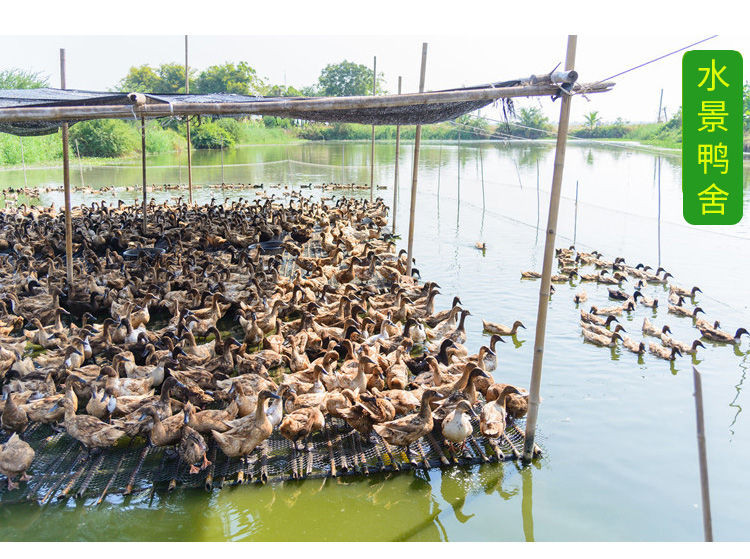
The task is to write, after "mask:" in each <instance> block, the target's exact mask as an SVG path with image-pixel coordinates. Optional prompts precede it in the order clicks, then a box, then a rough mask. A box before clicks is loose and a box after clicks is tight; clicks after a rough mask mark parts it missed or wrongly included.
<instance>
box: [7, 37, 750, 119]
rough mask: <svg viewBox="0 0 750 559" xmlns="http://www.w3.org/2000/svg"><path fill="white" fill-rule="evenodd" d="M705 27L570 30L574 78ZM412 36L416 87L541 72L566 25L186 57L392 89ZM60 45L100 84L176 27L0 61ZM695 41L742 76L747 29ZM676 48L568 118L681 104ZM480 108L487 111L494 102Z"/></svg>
mask: <svg viewBox="0 0 750 559" xmlns="http://www.w3.org/2000/svg"><path fill="white" fill-rule="evenodd" d="M711 35H712V33H711V31H710V30H709V31H703V32H696V31H691V32H682V33H679V34H664V33H663V32H660V33H659V34H656V33H653V34H651V35H648V34H645V35H637V36H635V37H633V36H632V35H630V34H625V33H623V34H622V35H618V34H617V33H616V32H613V33H609V34H606V35H604V34H593V33H587V32H581V33H579V34H578V47H577V53H576V64H575V68H576V70H577V71H578V73H579V81H581V82H593V81H599V80H602V79H604V78H607V77H609V76H611V75H614V74H617V73H619V72H621V71H623V70H626V69H628V68H631V67H634V66H637V65H639V64H641V63H643V62H646V61H648V60H650V59H653V58H656V57H658V56H661V55H663V54H666V53H668V52H671V51H673V50H676V49H678V48H681V47H684V46H686V45H689V44H691V43H694V42H696V41H699V40H701V39H704V38H706V37H709V36H711ZM422 42H427V43H428V53H427V71H426V90H427V91H429V90H435V89H444V88H450V87H457V86H463V85H474V84H479V83H487V82H489V81H499V80H506V79H513V78H520V77H528V76H529V75H531V74H543V73H546V72H549V71H551V70H552V69H553V68H554V67H555V66H556V65H557V64H558V63H560V64H561V67H562V63H563V62H564V58H565V46H566V34H565V33H564V32H555V33H551V32H549V31H547V32H545V33H544V34H543V35H539V36H533V35H528V34H526V35H520V34H518V35H508V34H507V33H504V34H502V35H501V36H497V35H487V34H485V35H455V34H451V35H447V34H442V35H432V34H421V35H418V36H417V35H375V34H373V35H359V36H345V35H330V34H329V35H322V34H321V35H294V36H283V35H263V36H241V35H227V36H221V35H190V39H189V45H190V47H189V50H190V55H189V56H190V65H191V67H195V68H197V69H198V70H200V69H202V68H205V67H207V66H209V65H212V64H221V63H224V62H238V61H240V60H244V61H247V62H248V63H249V64H250V65H251V66H252V67H254V68H255V69H256V70H257V72H258V74H259V75H260V76H261V77H263V78H265V79H266V81H267V82H268V83H271V84H284V83H286V84H287V85H293V86H295V87H302V86H306V85H312V84H313V83H315V82H316V81H317V79H318V76H319V75H320V71H321V69H322V68H323V67H324V66H326V65H327V64H330V63H335V62H340V61H342V60H344V59H346V60H349V61H354V62H357V63H360V64H365V65H367V66H368V67H371V66H372V63H373V57H374V56H376V57H377V69H378V72H379V73H380V72H382V73H383V74H384V76H385V80H386V88H387V90H388V91H389V92H392V93H395V92H396V89H397V81H398V76H399V75H400V76H403V91H404V92H414V91H417V89H418V81H417V80H418V76H419V64H420V58H421V45H422ZM60 48H65V49H66V58H67V84H68V87H70V88H79V89H91V90H109V89H111V88H114V87H115V86H116V84H117V82H118V81H119V80H120V79H122V77H124V76H125V74H126V73H127V72H128V69H129V68H130V67H131V66H137V65H141V64H151V65H158V64H160V63H163V62H179V63H182V62H184V36H183V35H178V34H173V35H147V36H143V35H141V36H128V35H113V36H96V35H67V36H53V35H36V36H33V35H30V36H3V37H0V70H3V69H8V68H22V69H27V70H33V71H40V72H42V73H43V74H45V75H47V76H49V78H50V83H51V84H52V85H53V86H58V85H59V49H60ZM696 48H706V49H708V48H710V49H733V50H739V51H740V52H741V53H743V54H745V62H744V64H745V70H744V74H745V79H746V80H747V79H750V35H748V34H744V35H740V34H737V35H720V36H719V37H717V38H715V39H712V40H710V41H708V42H706V43H704V44H702V45H700V46H698V47H696ZM681 60H682V53H678V54H675V55H672V56H670V57H667V58H665V59H663V60H660V61H657V62H654V63H653V64H650V65H648V66H646V67H644V68H640V69H637V70H635V71H633V72H630V73H628V74H625V75H623V76H621V77H619V78H616V79H614V80H613V81H615V83H616V84H617V85H616V86H615V88H614V90H613V91H612V92H611V93H604V94H592V95H589V96H588V100H586V99H583V98H580V97H578V98H576V101H575V102H574V103H573V104H572V112H571V119H572V122H573V123H576V122H582V120H583V116H584V115H585V114H586V113H589V112H590V111H598V112H599V115H600V117H601V118H602V120H603V121H604V122H612V121H614V120H615V119H617V118H618V117H620V118H623V119H624V120H626V121H629V122H653V121H654V120H655V119H656V116H657V112H658V107H659V98H660V93H661V90H662V89H663V90H664V98H663V106H664V107H666V110H667V114H668V115H669V116H671V115H672V114H673V113H674V112H675V111H676V110H677V109H678V108H679V106H680V105H681V98H680V97H681ZM526 106H538V107H540V108H541V109H542V110H543V111H544V112H545V114H546V115H547V116H548V117H549V118H550V120H552V121H556V120H557V117H558V115H559V102H557V103H553V102H552V101H551V100H550V99H549V98H536V99H530V100H526V99H524V100H521V99H519V100H517V101H516V107H517V108H518V107H526ZM483 114H484V115H486V116H489V117H491V118H497V117H498V116H499V112H498V110H497V109H492V108H489V109H486V110H484V111H483Z"/></svg>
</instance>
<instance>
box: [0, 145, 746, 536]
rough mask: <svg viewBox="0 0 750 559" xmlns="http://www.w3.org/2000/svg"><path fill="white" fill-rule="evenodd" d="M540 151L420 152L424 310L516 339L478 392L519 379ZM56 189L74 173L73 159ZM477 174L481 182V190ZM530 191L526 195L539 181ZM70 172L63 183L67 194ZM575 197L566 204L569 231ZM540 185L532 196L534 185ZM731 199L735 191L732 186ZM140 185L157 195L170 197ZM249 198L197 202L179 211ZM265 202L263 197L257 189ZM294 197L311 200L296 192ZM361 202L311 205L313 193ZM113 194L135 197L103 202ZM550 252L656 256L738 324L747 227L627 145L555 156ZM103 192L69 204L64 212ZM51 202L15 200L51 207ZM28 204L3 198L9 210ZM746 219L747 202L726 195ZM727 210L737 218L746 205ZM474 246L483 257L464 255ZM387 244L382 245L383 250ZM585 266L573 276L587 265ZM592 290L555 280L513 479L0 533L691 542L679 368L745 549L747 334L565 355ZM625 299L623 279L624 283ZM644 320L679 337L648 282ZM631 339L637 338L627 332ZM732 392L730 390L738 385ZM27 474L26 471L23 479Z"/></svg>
mask: <svg viewBox="0 0 750 559" xmlns="http://www.w3.org/2000/svg"><path fill="white" fill-rule="evenodd" d="M369 150H370V147H369V144H367V143H350V142H339V143H336V142H325V143H304V144H295V145H288V146H287V145H285V146H244V147H238V148H235V149H233V150H230V151H228V152H226V153H225V156H224V166H223V173H224V182H226V183H235V182H237V183H246V184H248V185H251V184H260V183H263V184H264V185H265V186H269V185H276V184H279V183H280V184H282V185H284V184H288V185H291V186H292V187H294V188H295V189H298V188H297V187H298V186H299V185H300V184H308V183H313V184H319V183H323V182H336V183H352V182H354V183H360V184H361V183H365V182H367V181H368V180H369V172H370V171H369ZM375 157H376V168H375V173H376V175H375V176H376V181H377V183H378V184H380V185H383V186H385V187H386V188H383V189H379V190H377V195H379V196H382V197H383V198H384V199H385V201H386V202H387V203H388V204H389V205H390V204H391V203H392V200H393V190H392V185H393V182H394V181H393V179H394V177H393V172H394V144H392V143H379V144H377V145H376V156H375ZM401 157H402V159H401V161H400V168H401V170H402V172H401V176H400V181H399V184H400V185H401V186H400V189H399V207H398V212H397V233H404V232H405V231H406V229H407V226H408V212H409V208H408V203H409V202H408V200H409V190H410V185H411V173H410V171H411V160H412V152H411V147H410V146H409V145H404V144H402V155H401ZM553 158H554V145H553V144H552V143H538V142H510V143H508V142H474V143H471V142H462V143H461V145H460V147H459V146H458V145H456V144H455V143H454V144H442V145H440V144H431V143H426V144H423V146H422V153H421V159H420V171H419V193H418V201H417V212H416V239H415V246H414V254H415V257H416V259H417V267H418V268H419V270H420V272H421V273H422V277H423V280H425V281H426V280H428V279H429V280H434V281H436V282H438V283H439V284H440V286H441V295H439V296H438V298H437V300H436V308H447V307H449V306H450V303H451V299H452V298H453V296H454V295H459V296H460V297H461V299H462V301H463V303H464V305H465V306H466V307H467V308H469V309H470V310H471V311H472V316H470V317H468V319H467V321H466V327H467V334H468V340H467V346H468V347H469V349H470V351H476V350H477V349H478V348H479V346H480V345H482V344H483V343H487V341H488V337H487V336H486V335H483V334H482V323H481V320H482V319H486V320H490V321H495V322H502V323H504V324H510V323H512V322H513V321H514V320H516V319H519V320H521V321H522V322H523V323H524V324H525V325H526V327H527V330H521V331H520V333H519V335H518V336H517V338H516V339H514V340H511V339H508V341H509V342H513V343H507V344H499V345H500V347H499V354H498V367H497V370H496V371H495V372H494V373H493V374H494V376H495V378H496V379H497V380H498V381H507V382H511V383H514V384H518V385H522V386H528V384H529V378H530V371H531V361H532V348H533V332H534V326H535V317H536V308H537V302H538V296H539V282H538V281H528V280H524V281H522V280H521V279H520V272H521V271H522V270H531V269H533V270H540V269H541V261H542V253H543V248H544V236H545V235H544V233H545V226H546V220H547V209H548V207H547V206H548V200H549V186H550V183H551V176H552V163H553ZM193 161H194V165H195V167H194V169H193V177H194V183H195V184H220V183H221V182H222V166H221V158H220V155H219V153H218V152H215V151H214V152H212V151H200V150H199V151H197V152H195V156H194V158H193ZM148 163H149V170H148V177H149V182H153V183H156V184H161V183H167V182H169V183H177V182H180V181H182V182H185V181H186V180H187V170H186V166H185V165H186V157H185V154H184V153H182V154H168V155H161V156H158V157H153V158H149V161H148ZM83 173H84V181H85V183H86V184H87V185H90V186H91V187H94V188H96V187H103V186H108V185H113V184H114V185H130V186H132V185H134V184H137V181H139V180H140V167H139V164H138V161H137V160H133V161H125V162H123V164H122V165H117V166H106V167H91V168H86V167H84V169H83ZM61 176H62V172H61V170H60V169H29V170H27V178H28V181H29V184H30V185H39V186H45V185H47V186H56V185H59V184H60V183H61V180H62V179H61ZM71 177H72V180H73V183H74V184H77V183H78V182H79V181H80V178H79V177H80V175H79V173H78V169H77V168H76V166H75V162H73V167H72V169H71ZM482 177H483V179H484V180H483V181H482ZM537 177H538V181H537ZM77 179H78V180H77ZM23 180H24V179H23V171H21V170H12V171H0V187H5V186H22V185H23ZM576 183H578V206H577V219H576V203H575V196H576ZM537 184H538V187H537ZM744 186H745V190H747V186H748V185H747V177H746V178H745V185H744ZM186 190H187V189H186V188H185V189H183V190H180V191H169V192H158V191H157V192H153V193H151V194H149V196H150V197H153V198H154V199H155V200H156V201H157V202H159V201H162V200H165V199H171V198H176V197H178V196H179V195H181V194H186ZM259 192H260V191H258V190H255V189H252V188H249V187H248V188H247V189H225V190H223V191H222V190H221V189H220V188H219V187H216V188H213V189H211V190H209V189H206V188H200V187H197V188H195V191H194V198H195V200H196V201H197V202H199V203H204V202H208V201H209V200H210V199H211V198H212V197H214V198H216V200H217V202H221V201H223V199H224V198H229V199H236V198H238V197H240V196H242V197H244V198H252V197H254V196H256V195H258V193H259ZM266 193H267V194H268V195H271V194H275V195H276V196H277V197H278V196H281V195H282V194H283V190H281V189H273V188H271V189H268V190H267V191H266ZM303 193H304V194H309V195H312V196H319V195H320V192H316V191H315V190H314V189H311V190H303ZM331 194H336V195H343V194H346V195H353V196H368V195H369V194H368V193H367V192H366V191H333V192H332V191H327V192H326V193H325V195H326V196H330V195H331ZM117 195H118V196H120V197H121V198H123V199H125V200H127V201H131V200H137V199H139V197H140V190H139V189H136V190H128V191H118V193H117ZM562 196H563V197H562V202H561V207H560V219H559V227H558V240H557V245H558V246H569V245H571V244H573V238H574V237H575V244H576V246H577V247H578V248H579V249H581V250H591V249H597V250H600V251H601V252H603V253H604V254H605V256H606V257H607V258H608V259H610V260H611V259H614V258H615V257H616V256H623V257H624V258H625V259H626V262H627V263H628V264H630V265H635V264H637V263H638V262H642V263H644V264H648V265H651V266H652V267H653V268H656V267H657V265H658V264H659V263H660V264H661V265H662V266H664V267H665V268H666V269H667V270H669V271H670V272H671V273H672V274H673V275H674V276H675V277H676V283H677V284H679V285H682V286H685V287H688V288H690V287H692V286H693V285H698V286H700V287H701V289H702V290H703V292H704V294H698V296H697V297H696V302H697V303H698V304H699V305H700V306H701V307H702V308H703V309H704V310H705V311H706V313H707V317H708V318H710V319H711V320H715V319H718V320H720V321H721V324H722V328H723V329H725V330H727V331H732V332H734V330H735V329H736V328H738V327H740V326H744V327H748V325H749V324H750V316H749V314H750V313H749V312H748V301H750V285H749V284H748V282H747V280H746V275H747V272H748V267H749V265H748V260H747V259H748V255H749V254H750V253H749V251H748V249H749V248H750V228H748V222H747V220H743V221H742V222H740V224H738V225H737V226H731V227H730V226H726V227H723V226H713V227H694V226H690V225H688V224H686V223H685V222H684V220H683V219H682V206H681V196H682V194H681V167H680V157H679V155H672V154H665V153H656V152H651V151H648V150H644V149H641V148H638V147H636V146H624V147H623V146H608V145H603V144H596V143H578V142H573V143H570V144H569V145H568V150H567V157H566V166H565V176H564V180H563V192H562ZM101 199H105V200H108V201H113V200H116V197H114V196H112V194H111V193H110V192H104V193H100V194H90V193H87V194H80V193H76V194H74V196H73V202H74V204H76V203H80V202H81V201H85V202H91V201H95V200H101ZM62 200H63V196H62V193H61V192H50V193H42V195H41V200H34V201H27V202H33V203H44V204H49V203H51V202H54V203H55V204H56V205H57V206H60V205H61V204H62ZM22 201H26V200H23V199H21V200H19V202H22ZM745 203H746V205H747V202H745ZM746 213H747V212H746ZM477 241H483V242H486V243H487V250H486V251H484V252H482V251H479V250H477V249H476V248H474V245H475V243H476V242H477ZM402 246H403V247H405V246H406V240H405V238H404V239H401V240H400V241H399V243H398V248H401V247H402ZM587 271H588V270H587ZM606 287H607V286H603V285H599V286H598V285H595V284H590V283H584V284H581V285H579V283H578V282H577V281H574V282H573V283H572V284H562V285H557V286H556V292H555V294H554V295H553V296H552V298H551V302H550V309H549V317H548V328H547V341H546V346H545V357H544V374H543V378H542V392H541V394H542V398H543V402H542V404H541V408H540V415H539V430H540V431H539V434H538V442H539V444H540V445H541V446H542V448H543V450H544V457H543V458H542V459H541V460H539V461H537V462H535V463H533V464H531V465H529V466H526V467H521V466H519V465H515V464H512V463H506V464H488V465H482V466H474V467H469V468H450V469H445V470H430V471H429V472H427V473H425V472H406V473H398V474H380V475H374V476H370V477H366V478H363V477H347V478H336V479H328V480H309V481H302V482H299V481H295V482H286V483H283V484H271V485H268V486H242V487H233V488H229V487H225V488H224V489H222V490H214V491H213V492H211V493H206V492H205V491H202V490H179V489H178V490H176V491H174V492H172V493H169V494H167V493H162V492H157V493H156V494H155V495H154V496H153V499H150V498H149V495H148V493H145V494H141V495H136V496H132V497H125V498H123V497H121V496H116V495H115V496H108V497H107V498H106V499H105V501H104V502H103V503H102V504H101V505H99V506H92V503H91V502H86V501H83V502H76V501H75V500H73V499H70V500H68V501H67V502H62V503H51V504H49V505H47V506H46V507H40V506H38V505H35V504H27V505H7V506H6V505H3V506H0V540H207V541H215V540H236V541H249V540H283V541H299V540H355V541H356V540H396V541H436V540H441V541H459V540H520V541H524V540H527V541H531V540H538V541H544V540H677V541H683V540H702V538H703V531H702V524H701V511H700V486H699V475H698V459H697V443H696V436H695V411H694V400H693V379H692V366H693V365H694V364H695V365H696V366H697V367H698V369H699V370H700V371H701V372H702V373H703V393H704V407H705V416H706V417H705V421H706V438H707V444H708V468H709V476H710V483H711V499H712V502H711V506H712V513H713V525H714V537H715V538H716V539H717V540H745V539H747V538H748V534H750V517H749V516H748V515H747V513H746V510H745V509H746V502H747V501H748V499H749V498H750V481H749V480H748V476H747V475H746V470H747V465H748V464H750V436H748V431H747V429H748V428H750V424H749V422H748V418H747V415H746V414H744V413H743V407H744V405H746V401H747V397H748V396H747V393H746V392H744V390H743V388H744V383H745V382H746V376H747V371H748V366H750V362H749V360H748V355H749V354H750V342H749V341H748V339H747V338H745V339H743V341H742V343H741V344H740V345H739V346H735V347H733V346H731V345H721V344H715V343H710V342H704V343H705V345H706V349H705V350H700V349H699V354H698V356H697V357H696V358H691V357H684V358H681V359H680V358H678V359H677V361H675V362H674V363H673V364H670V363H668V362H666V361H662V360H659V359H657V358H655V357H654V356H652V355H649V354H646V355H644V356H642V357H638V356H636V355H634V354H632V353H630V352H628V351H626V350H623V349H622V348H621V347H619V346H618V347H617V348H614V349H609V348H601V347H597V346H593V345H591V344H589V343H585V342H584V341H583V337H582V336H581V333H580V331H581V328H580V326H579V324H578V316H579V310H580V309H578V308H576V306H575V304H574V303H573V294H574V293H576V292H577V291H579V290H580V289H582V288H583V289H585V290H586V292H587V293H588V296H589V301H587V302H586V303H585V304H584V305H582V308H584V309H585V310H588V309H589V306H590V305H597V304H598V305H603V304H610V303H608V299H607V289H606ZM623 289H624V290H626V291H632V286H631V285H629V284H628V283H625V284H624V285H623ZM644 294H645V295H647V296H649V297H657V298H658V299H659V303H660V304H659V307H658V308H657V309H656V310H652V309H648V308H646V307H642V306H639V307H638V308H637V310H636V311H635V312H633V313H630V314H631V316H623V317H622V318H621V319H620V320H621V322H622V323H623V325H624V327H625V329H626V330H627V333H628V335H630V336H631V337H633V338H635V339H641V333H640V330H641V323H642V321H643V318H644V317H646V316H647V317H648V318H649V319H650V320H651V321H652V322H654V323H656V324H658V325H661V324H669V325H670V327H671V329H672V331H673V335H674V337H675V338H677V339H679V340H682V341H685V342H692V340H693V339H695V338H696V336H697V335H698V334H699V333H698V331H697V330H696V329H695V328H693V327H692V322H691V320H690V319H689V318H680V317H676V316H674V315H671V314H668V313H667V312H666V311H667V306H666V303H667V301H666V296H667V292H666V291H664V289H663V288H662V287H661V286H649V287H648V288H647V289H646V290H645V291H644ZM646 341H647V342H648V341H649V340H648V339H646ZM749 382H750V381H749ZM31 473H32V474H33V473H34V472H33V471H32V472H31Z"/></svg>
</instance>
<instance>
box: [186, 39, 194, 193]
mask: <svg viewBox="0 0 750 559" xmlns="http://www.w3.org/2000/svg"><path fill="white" fill-rule="evenodd" d="M189 76H190V74H189V72H188V36H187V35H185V93H190V78H189ZM185 132H186V136H187V167H188V201H189V203H190V205H192V204H193V165H192V161H191V157H190V117H188V118H186V119H185Z"/></svg>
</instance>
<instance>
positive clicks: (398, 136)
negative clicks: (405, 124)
mask: <svg viewBox="0 0 750 559" xmlns="http://www.w3.org/2000/svg"><path fill="white" fill-rule="evenodd" d="M398 92H399V94H400V93H401V76H399V77H398ZM400 146H401V125H400V124H397V125H396V169H395V171H394V177H393V227H391V229H393V234H394V235H395V234H396V211H397V209H398V158H399V148H400Z"/></svg>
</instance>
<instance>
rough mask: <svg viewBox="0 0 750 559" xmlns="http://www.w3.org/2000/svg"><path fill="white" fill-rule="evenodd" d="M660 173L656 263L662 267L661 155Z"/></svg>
mask: <svg viewBox="0 0 750 559" xmlns="http://www.w3.org/2000/svg"><path fill="white" fill-rule="evenodd" d="M658 167H659V174H658V175H657V176H658V179H657V181H658V182H657V187H656V192H657V200H656V204H657V206H656V211H657V216H656V245H657V246H656V251H657V253H656V265H657V266H658V267H659V268H661V155H660V156H659V158H658Z"/></svg>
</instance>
